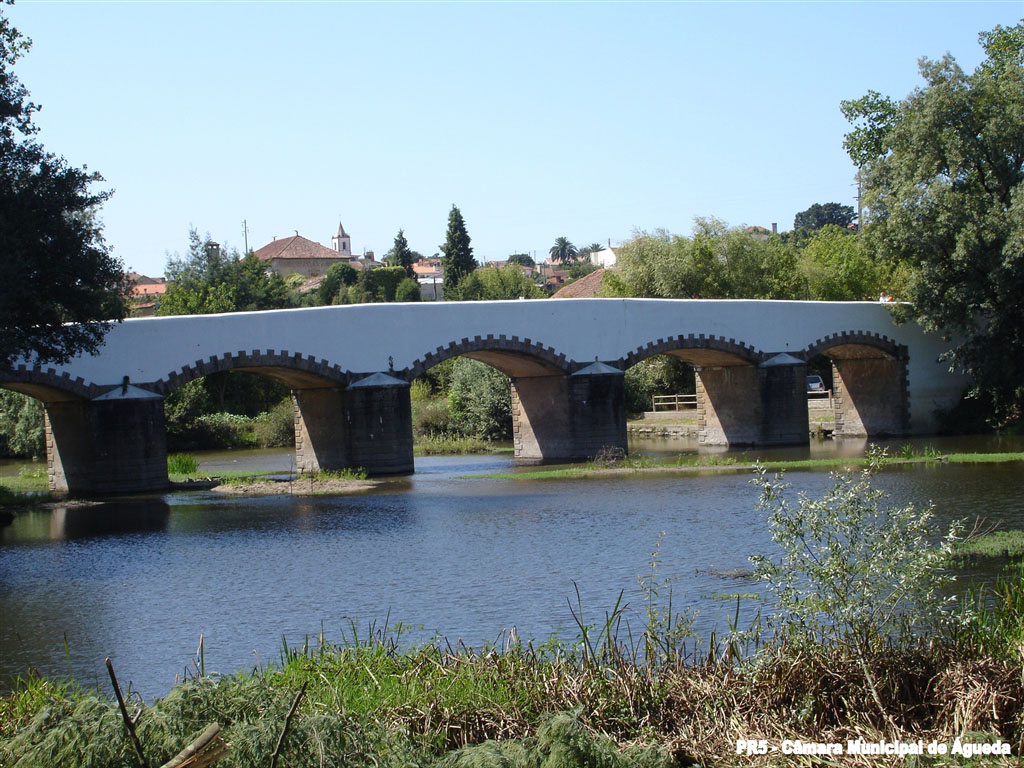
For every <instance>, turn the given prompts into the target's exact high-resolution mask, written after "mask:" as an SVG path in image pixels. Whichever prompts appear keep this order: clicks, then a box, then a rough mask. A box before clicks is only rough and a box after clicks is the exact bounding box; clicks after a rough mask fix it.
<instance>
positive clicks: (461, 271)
mask: <svg viewBox="0 0 1024 768" xmlns="http://www.w3.org/2000/svg"><path fill="white" fill-rule="evenodd" d="M441 253H443V254H444V258H443V266H444V295H445V298H446V299H447V298H449V297H450V296H451V295H453V294H455V290H456V288H457V287H458V285H459V283H460V282H462V278H464V277H465V276H466V275H468V274H469V273H470V272H472V271H473V270H474V269H476V260H475V259H474V258H473V248H472V247H471V246H470V240H469V233H468V232H467V231H466V222H465V221H464V220H463V218H462V212H461V211H460V210H459V209H458V208H456V207H455V206H454V205H453V206H452V209H451V211H449V213H448V232H447V234H446V235H445V240H444V245H442V246H441Z"/></svg>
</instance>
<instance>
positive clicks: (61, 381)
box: [0, 364, 106, 400]
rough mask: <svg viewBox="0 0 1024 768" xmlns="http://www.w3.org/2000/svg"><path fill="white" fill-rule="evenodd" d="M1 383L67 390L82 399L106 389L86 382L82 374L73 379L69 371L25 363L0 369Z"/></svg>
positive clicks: (101, 392) (92, 396)
mask: <svg viewBox="0 0 1024 768" xmlns="http://www.w3.org/2000/svg"><path fill="white" fill-rule="evenodd" d="M0 384H28V385H31V386H33V387H39V388H40V389H50V390H56V391H59V392H66V393H67V394H69V395H72V396H73V397H76V398H81V399H82V400H89V399H92V398H94V397H96V396H97V395H101V394H103V390H104V389H106V388H105V387H100V386H97V385H96V384H86V383H85V380H84V379H83V378H82V377H81V376H79V377H77V378H74V379H72V378H71V374H69V373H68V372H67V371H65V372H64V373H60V374H58V373H57V371H56V369H55V368H47V369H45V370H44V369H43V368H42V366H38V365H37V366H35V367H32V368H30V367H28V366H27V365H24V364H22V365H19V366H18V367H17V368H13V369H10V370H0Z"/></svg>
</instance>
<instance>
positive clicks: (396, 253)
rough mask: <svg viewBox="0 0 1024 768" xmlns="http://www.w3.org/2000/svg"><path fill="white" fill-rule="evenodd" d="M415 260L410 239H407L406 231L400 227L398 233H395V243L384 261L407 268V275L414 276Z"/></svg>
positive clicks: (393, 265)
mask: <svg viewBox="0 0 1024 768" xmlns="http://www.w3.org/2000/svg"><path fill="white" fill-rule="evenodd" d="M414 260H415V259H414V258H413V253H412V251H411V250H410V249H409V241H408V240H406V239H405V232H404V231H403V230H401V229H400V230H398V234H397V235H395V244H394V245H393V246H391V250H390V251H388V252H387V253H386V254H385V255H384V261H386V262H387V263H388V265H390V266H392V267H401V268H402V269H403V270H405V276H406V277H414V276H415V275H414V273H413V271H412V263H413V261H414Z"/></svg>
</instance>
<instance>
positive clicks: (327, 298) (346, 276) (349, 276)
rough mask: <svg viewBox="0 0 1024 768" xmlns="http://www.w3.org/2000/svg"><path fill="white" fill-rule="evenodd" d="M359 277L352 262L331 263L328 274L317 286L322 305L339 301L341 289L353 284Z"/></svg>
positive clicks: (318, 297)
mask: <svg viewBox="0 0 1024 768" xmlns="http://www.w3.org/2000/svg"><path fill="white" fill-rule="evenodd" d="M358 277H359V275H358V273H357V272H356V270H355V267H353V266H352V265H351V264H345V263H344V262H339V263H337V264H331V266H330V267H328V268H327V274H326V275H324V279H323V282H321V283H320V286H319V287H318V288H317V299H318V301H319V303H320V305H321V306H323V305H326V304H335V303H338V302H336V301H335V299H336V298H337V297H338V293H339V291H341V290H343V289H344V288H346V287H348V286H350V285H353V284H354V283H355V282H356V280H357V279H358Z"/></svg>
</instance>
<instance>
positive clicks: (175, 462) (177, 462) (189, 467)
mask: <svg viewBox="0 0 1024 768" xmlns="http://www.w3.org/2000/svg"><path fill="white" fill-rule="evenodd" d="M198 471H199V460H198V459H197V458H196V457H195V456H193V455H192V454H191V453H172V454H171V455H170V456H168V457H167V474H169V475H192V474H195V473H196V472H198Z"/></svg>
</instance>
